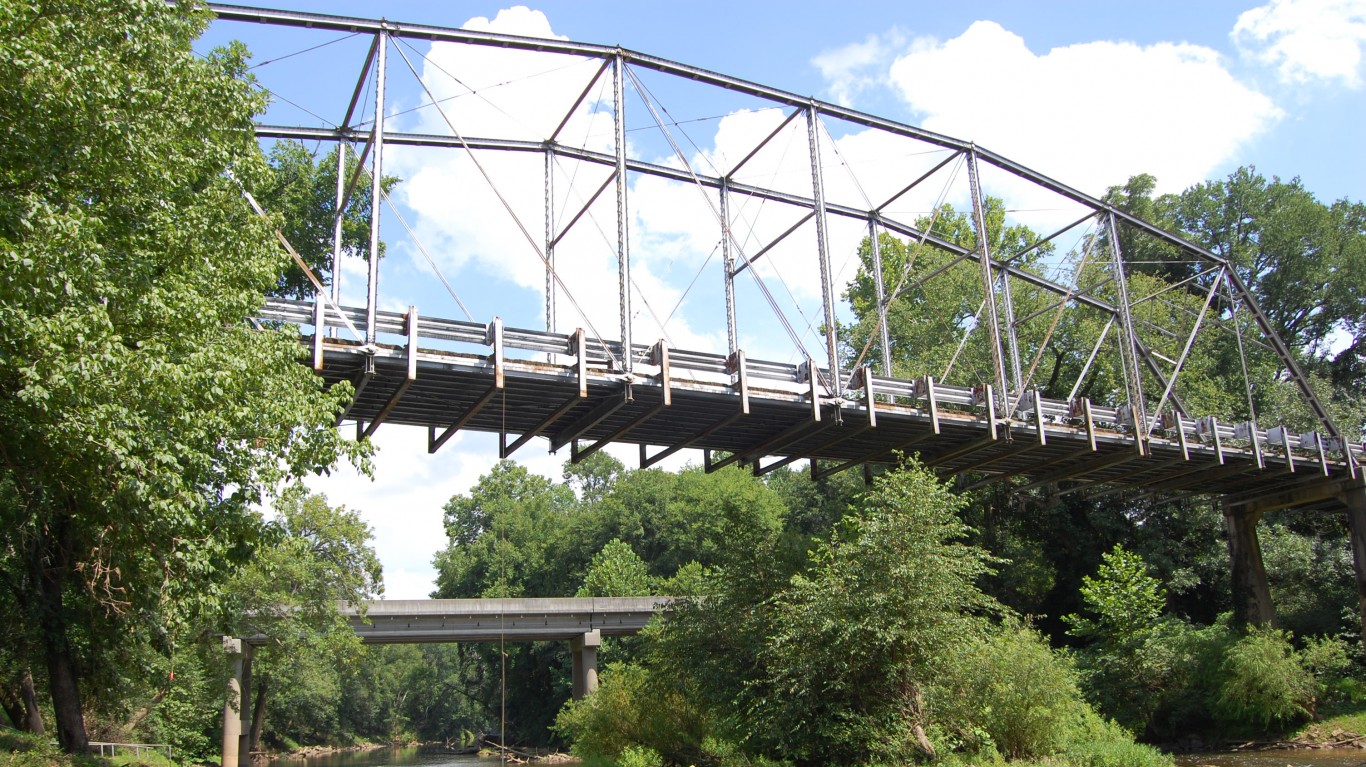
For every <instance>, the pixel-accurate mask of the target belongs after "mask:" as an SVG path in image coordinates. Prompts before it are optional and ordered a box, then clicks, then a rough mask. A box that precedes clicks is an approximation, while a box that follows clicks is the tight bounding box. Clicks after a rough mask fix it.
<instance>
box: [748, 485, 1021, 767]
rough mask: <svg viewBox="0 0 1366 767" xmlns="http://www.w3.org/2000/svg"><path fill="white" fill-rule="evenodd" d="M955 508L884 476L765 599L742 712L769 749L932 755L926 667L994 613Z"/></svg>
mask: <svg viewBox="0 0 1366 767" xmlns="http://www.w3.org/2000/svg"><path fill="white" fill-rule="evenodd" d="M962 508H963V500H962V499H961V498H959V497H957V496H955V495H953V493H951V492H950V491H949V489H948V488H947V487H946V486H945V485H944V484H942V483H941V482H939V480H938V479H937V478H936V477H935V476H934V475H933V474H932V473H930V472H929V471H928V470H927V469H924V468H922V467H920V466H918V465H916V464H914V463H912V464H910V465H907V466H905V467H903V468H901V469H900V470H898V471H893V472H890V473H888V474H885V475H883V476H882V477H879V478H878V480H877V481H876V482H875V484H874V486H873V488H872V489H871V490H870V491H869V492H868V493H866V494H865V495H864V496H863V498H862V500H861V507H860V508H859V510H858V513H856V514H854V515H851V516H850V517H847V518H846V519H845V521H844V524H843V525H842V526H841V528H840V529H839V530H838V532H837V533H836V534H835V535H834V536H832V537H831V538H830V539H829V540H828V541H827V542H825V543H822V544H821V545H820V546H819V547H818V548H817V550H816V552H815V553H814V555H813V557H812V568H811V572H810V574H809V575H797V576H796V577H794V578H793V579H792V582H791V584H790V585H789V587H788V588H787V589H785V590H784V591H783V592H782V593H781V594H780V595H779V596H778V597H777V598H776V599H775V600H774V607H773V612H774V619H773V631H772V634H771V635H770V638H769V639H768V640H767V641H766V642H765V644H764V647H763V649H762V650H761V652H760V653H759V660H760V662H761V667H762V668H763V669H765V670H764V672H763V674H762V676H761V677H760V679H759V680H756V681H758V683H759V685H760V687H761V689H762V690H763V692H762V693H761V694H760V695H759V696H758V697H757V699H756V700H755V701H754V705H753V707H752V708H751V710H750V715H751V716H752V717H754V719H755V720H756V730H758V731H760V732H763V733H765V735H766V736H767V737H768V738H771V739H772V743H773V745H774V746H775V747H776V748H775V753H781V754H785V755H791V756H793V757H795V758H797V759H802V760H810V759H818V760H821V761H824V762H828V763H834V764H852V763H855V762H863V761H875V762H876V761H883V760H892V759H897V758H902V757H904V755H905V754H907V753H912V752H914V751H916V750H924V751H930V752H932V751H933V749H932V748H931V747H930V745H929V741H928V738H927V736H926V734H925V729H924V728H925V726H926V725H928V724H929V722H930V721H931V714H930V712H929V710H928V709H927V707H926V705H925V693H926V691H927V689H928V686H929V684H930V683H931V682H932V681H933V680H934V678H935V676H936V673H937V672H936V669H938V668H939V667H940V665H941V663H942V661H944V660H945V659H946V658H947V657H948V656H949V655H951V654H952V653H953V648H954V647H955V646H957V645H959V644H960V643H963V642H966V641H970V640H971V639H973V638H981V637H984V636H985V635H986V634H987V633H988V631H989V628H990V623H989V620H988V618H989V617H990V616H992V615H994V614H997V613H998V612H999V611H1000V609H1001V608H1000V605H999V604H998V603H997V602H996V601H995V600H993V599H991V598H990V597H988V596H987V595H985V594H983V593H982V592H981V591H980V590H979V589H978V588H977V586H976V582H977V581H978V579H980V578H981V577H982V576H984V575H986V574H987V573H988V572H989V571H990V569H991V559H990V557H989V556H988V555H987V553H986V552H985V551H983V550H981V549H978V548H975V547H972V546H968V545H965V544H964V543H963V539H964V538H965V537H966V536H967V534H968V529H967V527H966V526H965V525H964V524H963V523H962V521H961V520H960V519H959V516H958V514H959V512H960V511H961V510H962Z"/></svg>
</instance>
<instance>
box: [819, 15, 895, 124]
mask: <svg viewBox="0 0 1366 767" xmlns="http://www.w3.org/2000/svg"><path fill="white" fill-rule="evenodd" d="M905 43H906V36H905V35H904V34H903V33H902V32H901V30H899V29H896V28H893V29H891V30H888V31H887V32H883V33H881V34H877V33H874V34H871V35H868V37H867V38H865V39H864V40H863V42H861V43H850V44H848V45H845V46H841V47H839V48H834V49H832V50H828V51H825V52H823V53H821V54H820V55H818V56H816V57H815V58H814V59H812V60H811V63H812V64H814V65H815V66H816V69H818V70H820V73H821V76H822V77H824V78H825V82H826V84H827V87H828V88H829V90H830V94H831V97H832V98H833V99H834V100H835V101H836V102H837V103H839V104H843V105H844V106H850V105H852V104H853V103H854V99H855V98H856V97H857V96H858V95H859V93H861V92H863V91H865V90H868V89H870V88H875V87H878V86H880V85H881V84H882V82H883V75H884V74H885V72H886V70H887V65H888V64H890V63H891V61H892V58H893V56H894V55H895V54H896V52H897V51H899V50H900V49H901V48H902V46H904V45H905Z"/></svg>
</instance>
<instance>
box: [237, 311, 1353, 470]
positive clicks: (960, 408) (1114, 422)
mask: <svg viewBox="0 0 1366 767" xmlns="http://www.w3.org/2000/svg"><path fill="white" fill-rule="evenodd" d="M340 312H341V314H342V315H344V316H345V317H346V320H348V321H350V322H351V323H352V324H353V325H354V324H356V323H360V322H362V321H363V320H364V318H365V310H364V309H360V308H353V307H342V308H341V309H340ZM259 316H260V319H262V320H266V321H271V322H285V323H291V324H296V325H300V326H307V327H315V332H322V333H325V334H326V333H329V332H330V331H332V330H334V329H336V330H338V331H339V332H342V331H345V328H346V323H345V322H343V321H341V320H340V319H339V318H338V317H337V312H336V311H334V310H332V309H330V308H329V309H328V310H327V312H325V313H324V315H323V319H322V322H321V328H320V329H319V328H317V326H316V325H315V323H317V322H318V314H317V306H316V304H315V303H313V302H311V301H295V300H287V299H271V300H269V301H268V302H267V304H266V306H265V307H263V309H262V311H261V312H260V314H259ZM419 326H420V327H419V333H418V335H417V336H416V337H417V338H418V339H419V341H421V344H422V349H423V350H424V351H425V350H428V349H429V348H430V350H432V351H455V352H469V351H470V350H471V347H473V348H474V349H477V350H478V352H481V353H482V352H486V350H487V349H488V348H489V346H490V344H491V343H492V341H491V340H490V339H491V337H492V336H491V325H489V324H485V323H479V322H469V321H462V320H451V319H441V318H429V317H423V318H421V319H420V322H419ZM376 330H377V333H379V334H381V335H384V336H387V337H393V338H394V339H395V340H396V341H401V340H403V339H405V338H406V337H407V336H408V319H407V315H406V314H405V313H403V312H393V311H379V312H377V313H376ZM335 340H337V341H338V342H346V341H347V340H348V339H346V338H345V336H344V335H342V336H338V338H337V339H335ZM434 342H438V343H434ZM450 344H453V345H454V346H448V345H450ZM502 345H503V349H504V350H505V352H507V353H510V354H509V358H513V357H517V356H524V357H531V356H534V355H544V354H550V355H564V356H566V357H577V355H578V354H579V350H578V349H576V348H575V346H576V345H575V336H571V335H567V334H564V333H553V332H547V331H541V330H528V329H523V328H505V329H503V331H502ZM441 347H445V348H441ZM357 350H358V351H359V350H361V347H360V344H359V342H357ZM632 350H633V356H634V357H635V359H636V360H643V361H644V363H643V367H644V368H647V369H651V365H652V363H651V362H650V360H651V358H652V353H653V350H654V347H653V346H649V345H643V344H633V345H632ZM582 351H583V354H584V355H585V357H586V358H587V362H588V365H589V366H590V367H592V368H596V369H598V370H599V371H604V370H605V371H607V373H608V374H611V373H612V372H613V371H612V368H613V365H612V360H614V359H617V360H619V359H620V357H621V344H620V342H618V341H613V340H609V339H599V338H591V337H588V338H585V340H584V349H583V350H582ZM669 361H670V367H671V371H670V375H671V377H672V378H671V380H685V379H689V378H691V379H693V380H707V381H722V382H725V383H727V384H734V379H735V378H736V377H737V371H736V370H735V368H734V364H733V361H732V359H731V358H728V357H726V356H724V355H720V354H714V353H707V352H698V351H690V350H681V349H680V350H675V349H670V350H669ZM745 375H746V376H748V378H749V383H748V385H749V386H751V387H754V388H762V389H768V390H771V391H784V392H788V393H791V394H797V395H800V394H803V393H810V392H815V394H816V396H817V397H818V398H820V399H822V400H823V401H831V400H834V399H835V394H834V392H833V391H832V390H831V387H830V385H829V383H830V382H831V380H832V379H831V378H830V372H829V370H828V369H825V368H820V367H817V366H814V365H809V364H808V365H794V364H790V363H783V362H775V361H771V360H758V359H748V360H746V362H745ZM809 376H815V378H816V379H817V380H816V381H814V382H812V381H811V380H810V378H809ZM655 383H658V382H655ZM869 385H871V386H872V388H873V390H874V391H875V393H876V396H875V397H872V398H869V397H862V398H860V397H858V396H851V395H854V394H855V393H856V392H860V391H862V392H866V391H867V388H866V387H868V386H869ZM1017 397H1018V399H1017ZM878 399H880V400H881V401H882V402H884V403H887V405H888V406H891V405H904V406H909V407H912V408H916V409H921V410H924V411H927V412H929V413H930V414H931V417H932V418H934V419H935V428H936V430H937V429H938V422H937V418H938V414H939V413H940V412H941V410H942V412H944V413H946V414H948V413H952V414H956V415H960V416H962V415H966V416H971V417H973V418H975V419H978V420H982V419H986V420H987V421H992V420H995V421H996V422H998V423H1014V424H1023V425H1026V426H1028V425H1031V424H1032V425H1033V427H1034V428H1035V430H1036V431H1038V432H1039V433H1040V434H1043V432H1044V431H1045V430H1046V429H1047V428H1048V427H1050V426H1051V427H1054V428H1072V429H1077V430H1085V431H1086V432H1087V433H1088V434H1091V433H1094V432H1095V431H1096V430H1100V431H1101V432H1104V433H1107V434H1109V435H1110V436H1111V437H1118V438H1123V439H1135V438H1137V437H1140V436H1141V437H1142V439H1144V440H1148V439H1156V440H1161V441H1165V442H1166V443H1168V444H1170V445H1173V446H1176V447H1179V449H1180V451H1181V452H1182V453H1183V454H1185V455H1189V453H1190V452H1192V451H1199V452H1204V453H1207V454H1208V453H1212V454H1213V455H1214V456H1216V457H1217V458H1218V459H1219V461H1220V462H1222V461H1223V459H1224V456H1225V454H1230V455H1236V454H1241V455H1243V456H1244V457H1250V458H1252V459H1253V460H1255V461H1256V462H1257V464H1258V465H1259V466H1262V465H1263V464H1264V460H1265V457H1270V456H1276V457H1277V458H1278V460H1279V461H1281V462H1282V463H1284V464H1286V465H1287V467H1288V468H1289V469H1290V470H1292V471H1293V470H1295V467H1296V465H1297V464H1299V465H1308V466H1316V467H1317V468H1319V469H1320V470H1321V471H1322V472H1323V473H1325V474H1327V473H1329V471H1330V464H1332V465H1335V466H1338V467H1341V466H1343V465H1345V466H1346V467H1347V469H1348V471H1349V472H1351V473H1353V474H1355V471H1356V467H1358V466H1360V465H1361V464H1362V462H1363V459H1364V458H1366V444H1363V443H1359V442H1347V441H1345V440H1342V439H1329V438H1324V437H1323V436H1322V435H1321V434H1319V433H1317V432H1312V431H1311V432H1304V433H1298V432H1294V431H1293V430H1291V429H1288V428H1287V427H1284V426H1272V427H1269V428H1262V427H1261V426H1259V425H1257V424H1256V423H1253V422H1251V421H1244V422H1233V421H1229V422H1225V421H1221V420H1219V419H1218V418H1217V417H1214V416H1205V417H1201V418H1191V417H1189V416H1182V415H1179V414H1177V413H1174V412H1164V413H1162V414H1159V415H1157V416H1154V419H1153V422H1152V423H1151V424H1150V426H1151V429H1146V428H1141V427H1142V426H1143V425H1141V424H1135V423H1134V418H1133V415H1132V413H1133V410H1132V409H1131V408H1129V407H1127V406H1124V405H1119V406H1107V405H1103V404H1101V405H1098V404H1093V403H1091V402H1089V401H1086V402H1085V403H1084V404H1083V402H1082V401H1081V400H1073V401H1069V400H1063V399H1056V398H1050V397H1045V396H1042V394H1040V393H1039V392H1037V391H1033V390H1031V391H1028V392H1025V393H1024V395H1023V396H1019V394H1018V393H1016V392H1011V393H1010V397H1009V398H1008V399H1009V401H1010V402H1012V403H1014V405H1015V410H1014V412H1012V413H1010V414H1009V415H1008V416H1007V415H1005V414H1000V413H996V412H995V411H994V409H993V406H992V404H991V402H989V400H990V399H991V398H990V397H989V396H984V390H983V387H971V386H955V385H951V384H945V383H941V382H937V381H934V380H933V379H932V378H928V377H927V378H921V379H916V380H904V379H897V378H891V377H884V376H878V375H873V374H871V371H869V370H867V369H865V370H864V371H863V374H861V375H857V376H855V377H854V379H853V380H852V381H851V382H850V386H849V391H846V392H843V399H841V400H840V405H841V406H842V407H846V408H850V409H854V410H857V409H859V408H864V409H866V408H868V407H870V406H871V407H873V408H879V404H878V402H877V400H878ZM1336 456H1340V460H1339V459H1338V458H1336Z"/></svg>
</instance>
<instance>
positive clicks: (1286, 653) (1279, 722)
mask: <svg viewBox="0 0 1366 767" xmlns="http://www.w3.org/2000/svg"><path fill="white" fill-rule="evenodd" d="M1219 671H1220V674H1219V676H1220V678H1219V684H1218V686H1217V687H1216V689H1215V690H1214V691H1213V692H1214V694H1213V695H1212V697H1211V700H1210V711H1211V712H1212V713H1213V714H1214V716H1215V718H1216V719H1217V720H1218V721H1220V722H1222V723H1224V724H1227V725H1231V726H1235V727H1237V726H1247V725H1253V726H1257V727H1260V728H1267V727H1271V726H1273V725H1276V726H1284V725H1288V724H1291V723H1293V722H1296V721H1301V720H1304V719H1309V718H1311V717H1312V716H1313V715H1314V692H1315V682H1314V676H1313V674H1312V673H1310V671H1309V670H1308V669H1307V668H1305V667H1304V665H1302V664H1301V662H1300V657H1299V656H1298V655H1297V654H1296V652H1295V650H1294V648H1293V647H1291V645H1290V635H1289V634H1287V633H1286V632H1284V631H1278V630H1276V629H1272V628H1253V629H1251V630H1250V631H1249V632H1248V634H1247V635H1246V636H1244V637H1242V638H1241V639H1239V640H1238V641H1237V642H1235V643H1234V644H1233V646H1232V647H1231V648H1229V651H1228V653H1227V655H1225V657H1224V661H1223V663H1222V664H1221V665H1220V668H1219Z"/></svg>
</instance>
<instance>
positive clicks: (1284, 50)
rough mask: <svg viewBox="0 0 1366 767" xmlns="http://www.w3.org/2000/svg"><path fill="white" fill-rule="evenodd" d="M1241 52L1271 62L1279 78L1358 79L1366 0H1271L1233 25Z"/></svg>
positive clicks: (1352, 82) (1353, 82)
mask: <svg viewBox="0 0 1366 767" xmlns="http://www.w3.org/2000/svg"><path fill="white" fill-rule="evenodd" d="M1232 37H1233V40H1234V42H1235V43H1236V44H1237V45H1238V47H1239V49H1241V50H1242V51H1243V53H1244V54H1246V55H1248V56H1250V57H1252V58H1253V59H1255V60H1257V61H1260V62H1261V63H1263V64H1266V65H1269V66H1274V67H1276V69H1277V73H1278V75H1279V76H1280V79H1281V81H1282V82H1287V83H1307V82H1310V81H1313V80H1339V81H1341V82H1342V84H1344V85H1346V86H1347V87H1349V88H1360V87H1361V84H1362V62H1363V56H1362V49H1363V48H1366V0H1272V1H1271V2H1270V3H1267V4H1266V5H1262V6H1259V7H1257V8H1253V9H1252V10H1250V11H1245V12H1244V13H1243V14H1242V15H1241V16H1239V17H1238V22H1237V24H1235V25H1234V27H1233V33H1232Z"/></svg>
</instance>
